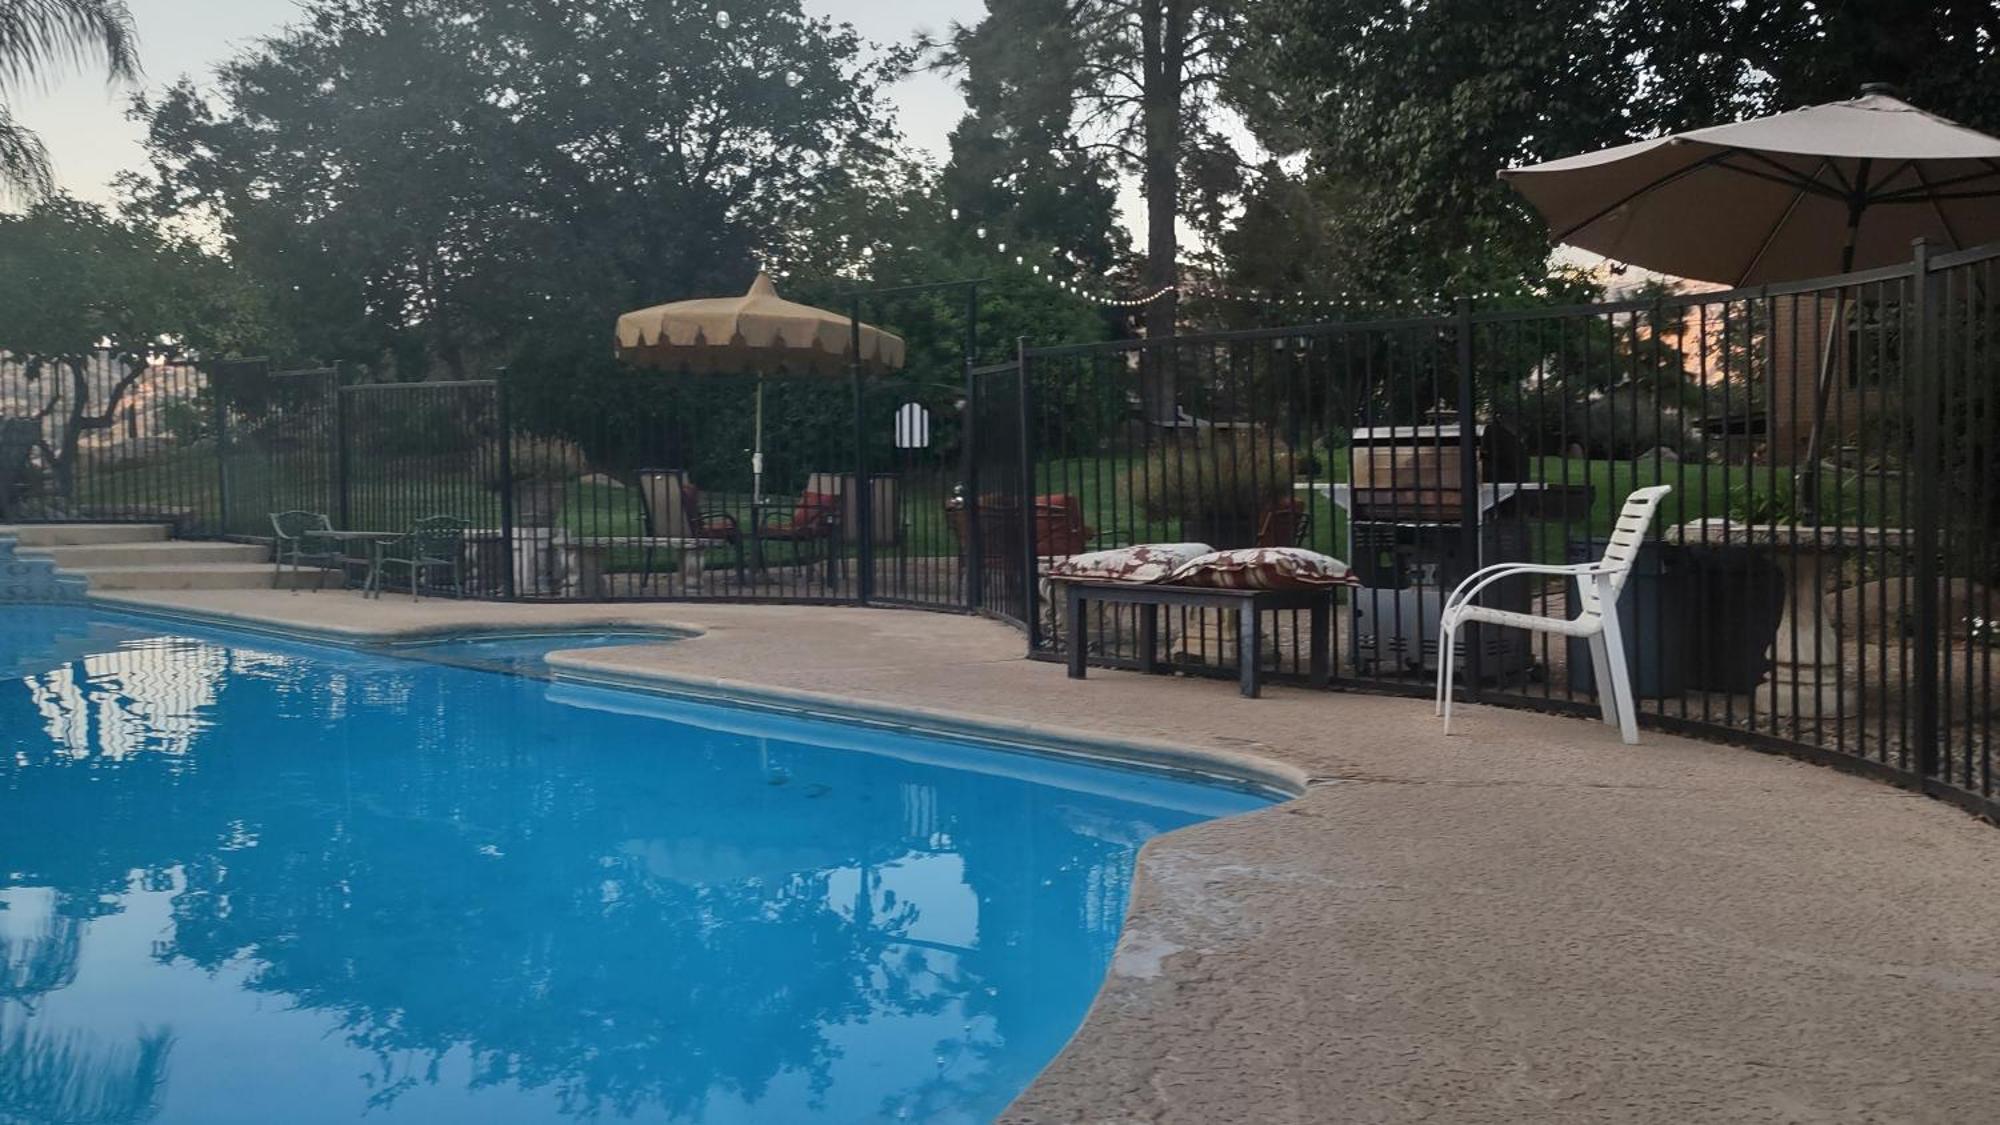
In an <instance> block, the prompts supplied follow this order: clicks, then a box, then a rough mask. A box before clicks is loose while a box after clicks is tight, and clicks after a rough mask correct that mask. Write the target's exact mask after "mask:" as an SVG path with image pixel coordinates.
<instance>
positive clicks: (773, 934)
mask: <svg viewBox="0 0 2000 1125" xmlns="http://www.w3.org/2000/svg"><path fill="white" fill-rule="evenodd" d="M183 655H184V654H183V653H179V652H169V651H165V650H159V649H155V650H150V651H149V650H143V649H142V650H133V651H128V652H124V653H120V654H118V658H117V659H118V660H120V661H123V662H125V663H126V664H133V663H138V664H143V663H144V662H146V661H149V660H168V659H173V660H177V659H180V658H181V657H182V656H183ZM231 668H232V671H233V675H232V676H231V677H230V678H228V679H227V680H226V681H225V683H224V686H223V688H222V689H220V690H218V691H217V692H216V695H215V698H216V700H217V703H216V704H215V705H214V707H212V708H210V710H219V712H220V719H221V720H223V721H220V722H218V721H217V719H218V716H217V715H215V714H204V715H203V716H202V722H201V723H200V724H198V726H199V729H200V730H201V731H204V732H206V731H209V730H210V728H211V727H213V728H214V733H213V734H209V733H199V734H197V735H196V739H195V741H196V746H195V749H196V752H195V753H192V754H188V755H184V756H177V755H172V754H167V753H152V754H136V755H127V756H125V757H123V758H121V759H105V758H95V757H91V756H88V755H86V756H83V757H78V756H76V755H75V754H74V753H73V749H72V744H71V743H70V742H69V741H68V740H67V739H64V740H60V741H58V740H50V741H48V742H45V743H37V742H27V743H25V744H22V745H20V746H19V753H18V756H17V758H16V760H17V761H19V762H21V763H23V765H22V767H21V768H19V769H17V770H15V771H14V773H13V776H12V777H11V778H8V779H7V780H6V784H7V785H8V787H9V790H10V797H11V798H12V799H15V800H17V801H18V803H19V805H20V807H21V808H22V810H23V812H24V815H23V816H21V817H18V818H12V817H10V818H7V819H6V820H5V821H4V822H0V854H5V855H7V856H8V857H9V867H10V869H12V870H13V871H15V872H18V873H20V874H21V875H22V877H23V878H22V881H23V882H24V883H26V884H28V885H41V886H48V887H53V888H56V889H57V890H58V891H59V892H61V894H62V896H63V897H64V899H65V900H66V901H70V902H73V903H81V904H90V909H93V910H110V909H116V906H115V905H112V906H105V907H98V906H97V905H96V904H97V903H98V902H99V900H100V896H103V897H102V901H104V902H107V903H114V904H115V902H116V899H117V896H118V895H119V894H121V893H123V892H124V891H125V890H126V889H128V887H129V886H131V885H132V880H133V879H134V873H135V872H136V873H137V878H138V881H139V884H140V885H143V886H148V887H154V888H172V889H173V890H174V892H175V893H174V897H173V900H172V914H173V918H174V923H175V925H174V931H173V938H172V940H171V942H167V943H163V945H162V947H161V948H160V950H159V952H158V956H159V957H161V958H162V959H163V960H167V961H174V960H182V961H185V962H188V963H191V964H193V965H196V966H199V967H201V968H203V969H206V970H210V971H215V970H219V969H222V968H225V967H234V968H235V969H236V970H238V971H247V973H248V978H247V987H249V988H252V989H255V990H257V991H261V992H269V993H274V994H283V995H285V996H288V997H291V998H292V999H293V1002H294V1006H296V1007H299V1008H305V1009H312V1010H318V1011H323V1012H327V1013H330V1014H331V1015H332V1016H333V1017H334V1018H335V1020H336V1021H337V1025H338V1026H339V1027H340V1028H341V1029H342V1030H343V1031H344V1032H345V1034H346V1035H347V1037H348V1038H349V1040H350V1041H351V1042H352V1043H354V1044H356V1045H358V1046H360V1047H363V1048H365V1049H368V1050H371V1051H373V1052H376V1054H377V1056H378V1060H379V1066H380V1072H379V1073H378V1074H375V1075H373V1076H371V1078H370V1081H371V1082H373V1083H374V1090H375V1095H374V1099H375V1101H376V1102H377V1103H378V1104H379V1103H386V1102H389V1101H393V1100H394V1099H395V1097H396V1096H397V1095H398V1094H399V1093H400V1092H402V1091H403V1090H404V1089H406V1088H408V1087H409V1086H411V1085H414V1084H417V1083H430V1082H435V1081H437V1080H438V1076H439V1073H440V1070H439V1068H440V1064H441V1062H442V1060H443V1059H444V1057H445V1056H446V1055H447V1054H449V1053H450V1052H452V1051H453V1050H455V1049H457V1048H460V1047H463V1048H465V1049H466V1050H467V1051H469V1052H470V1055H471V1060H472V1075H473V1077H472V1080H471V1081H472V1083H473V1085H475V1086H496V1085H515V1086H519V1087H523V1088H537V1089H541V1088H545V1089H548V1090H551V1091H553V1092H554V1094H555V1095H556V1097H557V1099H558V1102H559V1104H560V1105H561V1107H562V1108H563V1110H564V1111H565V1112H568V1113H572V1114H593V1113H601V1112H604V1111H607V1110H609V1111H614V1112H617V1113H621V1114H630V1113H633V1112H637V1111H639V1110H641V1109H645V1108H648V1107H655V1106H657V1107H659V1108H660V1109H664V1110H666V1111H668V1112H672V1113H675V1114H685V1115H694V1114H697V1113H698V1112H699V1111H700V1109H701V1107H702V1106H703V1104H704V1103H705V1101H706V1100H707V1099H708V1098H709V1097H710V1096H711V1094H712V1093H714V1092H716V1091H718V1090H720V1091H726V1092H729V1093H733V1094H734V1095H736V1096H738V1097H741V1098H742V1099H744V1100H745V1101H747V1102H752V1103H754V1102H756V1101H757V1100H758V1099H759V1098H760V1097H762V1096H763V1095H764V1094H765V1093H766V1092H767V1091H768V1089H769V1087H770V1085H771V1083H772V1082H773V1081H774V1080H775V1079H776V1078H777V1077H778V1076H779V1075H781V1074H786V1073H793V1074H798V1075H802V1076H804V1079H805V1081H806V1083H807V1085H808V1086H809V1088H810V1089H812V1090H814V1091H816V1092H817V1093H818V1094H820V1095H822V1096H824V1095H825V1093H826V1090H827V1085H828V1082H829V1081H830V1075H831V1070H832V1067H833V1065H834V1063H835V1062H836V1061H837V1060H838V1059H839V1057H840V1048H839V1047H838V1046H836V1045H835V1043H834V1041H833V1039H832V1038H831V1037H830V1035H829V1032H830V1030H831V1029H833V1028H836V1027H839V1026H841V1025H844V1024H855V1023H859V1022H862V1021H884V1020H893V1019H895V1018H897V1017H921V1016H935V1015H938V1014H940V1013H946V1012H951V1013H954V1015H953V1019H954V1022H956V1021H958V1020H963V1022H964V1024H965V1026H966V1027H967V1028H968V1029H975V1028H976V1029H977V1034H976V1035H972V1034H968V1036H967V1037H966V1038H965V1039H961V1040H957V1041H953V1042H950V1043H945V1044H939V1045H937V1046H936V1047H935V1053H936V1054H937V1055H938V1056H939V1057H941V1058H946V1060H947V1061H946V1064H945V1065H941V1066H940V1068H939V1073H938V1075H937V1076H936V1078H935V1079H934V1080H933V1081H931V1082H929V1083H928V1084H926V1086H925V1088H924V1089H921V1090H918V1091H913V1093H914V1094H915V1095H916V1096H917V1097H918V1099H919V1101H918V1103H915V1104H931V1105H935V1106H938V1107H952V1106H959V1107H962V1106H963V1105H965V1104H966V1099H967V1097H968V1094H969V1093H970V1092H971V1091H973V1090H976V1089H979V1088H981V1087H982V1086H983V1085H985V1084H989V1083H991V1082H994V1081H996V1080H998V1081H1012V1080H1013V1079H1012V1078H1010V1077H1006V1076H1000V1077H998V1078H996V1075H995V1074H994V1073H993V1071H994V1058H995V1056H997V1055H1000V1054H1004V1053H1005V1052H1004V1048H1006V1047H1008V1046H1010V1045H1012V1046H1016V1047H1018V1044H1010V1036H1011V1035H1012V1034H1013V1029H1014V1028H1016V1027H1035V1026H1038V1025H1039V1024H1042V1023H1046V1022H1047V1021H1046V1019H1045V1014H1046V1011H1047V1008H1046V1005H1047V1004H1048V1003H1050V1002H1051V1000H1052V998H1056V999H1059V1000H1060V1001H1061V1002H1062V1003H1066V1004H1069V1005H1071V1006H1073V1007H1074V1008H1075V1010H1076V1011H1078V1012H1080V1011H1081V1008H1082V1006H1083V1005H1084V1004H1086V1003H1087V1002H1088V998H1089V996H1090V994H1091V991H1092V989H1093V987H1094V982H1095V980H1096V977H1097V974H1098V973H1099V971H1100V970H1101V966H1102V964H1103V962H1104V959H1105V957H1106V956H1107V955H1108V952H1109V946H1110V943H1111V942H1112V940H1114V938H1115V934H1116V929H1117V925H1118V922H1119V919H1118V917H1117V910H1116V909H1115V908H1108V907H1109V904H1110V903H1111V901H1112V899H1113V898H1115V900H1116V901H1117V902H1121V903H1122V897H1123V896H1122V892H1123V884H1122V881H1123V877H1124V872H1125V871H1126V869H1127V867H1128V865H1129V863H1130V853H1131V851H1132V848H1133V846H1134V843H1135V841H1134V840H1131V839H1127V838H1124V837H1123V836H1122V835H1121V832H1130V831H1131V830H1132V822H1131V821H1130V819H1129V818H1128V819H1126V820H1123V821H1116V820H1115V818H1114V820H1113V821H1107V826H1113V827H1115V826H1122V828H1117V829H1116V830H1113V827H1107V828H1106V830H1104V831H1098V830H1096V829H1095V828H1094V827H1093V826H1092V825H1089V824H1081V825H1080V824H1079V823H1076V820H1077V818H1075V817H1073V816H1068V815H1067V810H1066V809H1065V808H1064V807H1063V797H1062V795H1061V794H1054V795H1051V794H1050V793H1049V792H1047V791H1043V790H1040V789H1038V788H1037V787H1035V786H1030V785H1025V784H1019V783H1013V782H1000V781H997V780H996V779H993V778H986V777H981V776H978V775H974V774H968V773H958V772H953V771H934V772H933V773H931V774H928V775H926V776H925V780H924V783H923V784H918V785H913V784H910V783H908V782H907V781H905V782H904V783H903V784H901V785H900V786H899V785H898V784H897V783H896V782H897V779H899V778H904V777H907V775H908V773H909V767H908V766H907V765H905V764H902V763H896V762H892V761H889V760H887V759H874V758H870V757H868V756H864V755H850V756H846V757H843V758H842V759H841V766H840V772H839V773H838V775H837V778H838V786H839V791H838V792H828V791H827V790H828V787H827V786H824V785H821V786H814V785H804V784H786V783H785V778H786V776H787V773H786V770H787V767H788V766H789V767H791V768H792V772H796V773H798V774H799V776H802V777H803V776H807V775H808V774H809V773H813V772H822V773H823V772H824V770H825V767H824V764H823V759H824V755H826V754H828V753H838V752H829V751H822V750H811V749H807V748H802V747H797V746H792V745H790V744H774V745H775V746H776V749H775V750H773V751H771V752H770V753H769V754H768V755H765V756H760V755H758V754H756V753H752V752H748V751H747V750H746V748H745V746H744V743H743V740H742V739H741V738H740V737H739V736H736V735H732V734H716V733H711V732H700V731H693V730H689V731H686V732H682V733H677V734H676V737H675V740H674V742H673V744H672V746H671V747H670V748H662V747H659V746H658V745H657V743H658V739H659V731H660V729H661V728H660V727H659V726H658V725H657V724H655V723H652V722H651V721H649V720H644V719H637V718H630V717H619V716H609V715H593V716H592V717H591V721H590V723H589V728H588V731H589V733H588V738H587V739H584V738H580V737H579V736H578V735H577V733H576V731H575V730H574V729H573V728H574V727H575V726H576V725H577V722H576V716H575V714H574V713H570V712H566V711H564V710H563V709H560V708H555V707H552V706H551V705H550V704H549V703H548V702H547V701H546V700H543V699H542V698H540V691H541V688H540V687H539V685H534V684H532V683H529V682H527V681H510V680H498V679H495V678H491V677H483V676H475V675H472V674H468V673H463V672H458V671H447V670H441V669H437V668H432V667H421V666H415V665H411V666H407V667H406V668H405V667H397V668H394V669H391V668H388V667H385V666H384V665H381V664H378V663H374V662H372V661H364V660H362V659H360V658H355V659H354V660H351V661H350V660H345V659H343V658H342V657H341V656H339V655H337V654H328V656H327V657H326V658H324V659H322V658H321V657H320V655H319V654H317V653H316V654H315V657H314V659H313V661H312V662H311V663H310V664H308V663H305V662H301V661H296V660H285V659H269V658H266V659H261V660H256V659H249V658H247V657H246V655H245V654H243V653H241V652H237V653H234V654H233V655H232V656H231ZM110 671H111V672H113V673H116V674H115V675H109V676H107V675H98V676H97V677H96V678H95V679H94V680H93V681H92V682H94V683H99V684H107V685H108V684H112V683H114V682H115V683H116V684H117V685H118V690H117V692H116V693H108V694H106V695H105V696H103V697H102V700H101V702H102V704H103V706H105V707H111V708H114V709H115V708H117V707H120V706H126V707H127V710H126V713H127V714H145V713H148V712H147V711H146V710H144V709H138V708H132V707H129V706H127V704H126V702H125V701H126V700H127V699H128V697H130V696H131V695H132V693H133V691H134V690H135V689H134V687H133V685H146V684H167V683H172V682H175V681H174V680H173V678H172V677H170V676H160V675H152V674H147V673H146V670H145V669H144V668H138V669H131V668H115V667H114V668H112V669H111V670H110ZM7 688H8V685H4V684H0V730H5V731H9V732H12V731H14V730H16V729H23V730H32V729H33V728H20V727H17V726H16V725H15V724H14V719H15V718H16V717H17V716H18V715H19V714H20V709H21V708H22V706H23V704H22V693H19V692H14V691H9V690H7ZM107 691H108V689H107ZM142 702H146V703H147V707H150V708H153V709H155V710H157V709H158V702H157V701H142ZM244 730H254V731H258V732H259V733H260V734H262V737H259V738H245V737H244V736H243V735H242V734H241V733H240V732H241V731H244ZM232 731H234V732H239V733H234V734H232ZM10 741H11V740H10ZM154 745H156V746H157V745H158V744H157V743H155V744H154ZM621 748H623V749H624V750H631V749H634V748H643V749H644V750H645V752H646V753H649V754H659V753H660V752H662V751H663V750H666V749H670V750H671V759H672V761H671V769H668V768H666V767H663V766H659V765H654V766H650V767H645V766H643V765H635V764H634V760H633V757H632V755H631V754H629V753H626V754H624V755H623V756H621V755H620V753H619V751H620V749H621ZM9 749H10V750H12V749H15V747H14V746H11V745H10V746H9ZM850 758H851V760H850ZM653 760H654V761H655V762H657V761H658V760H659V759H658V758H655V759H653ZM103 770H115V771H116V776H115V778H114V777H111V776H102V775H101V772H100V771H103ZM94 774H96V775H98V776H101V777H102V781H104V782H110V781H116V784H104V783H98V782H93V780H92V778H93V775H94ZM913 794H914V795H915V796H914V797H913ZM1135 811H1136V810H1135ZM1066 821H1068V822H1067V823H1066ZM1114 822H1115V823H1114ZM77 824H88V825H90V826H91V831H90V832H88V833H78V832H76V831H74V827H75V825H77ZM1145 834H1146V831H1144V830H1142V831H1140V832H1139V833H1138V838H1143V836H1144V835H1145ZM1024 854H1025V856H1026V857H1028V858H1030V859H1032V862H1027V861H1024ZM935 856H957V857H958V858H959V860H960V862H962V864H963V870H962V873H961V876H960V881H962V883H963V884H964V887H965V888H966V890H965V891H964V892H963V894H964V896H965V898H966V900H967V901H968V902H974V903H976V905H975V906H972V907H971V908H970V909H969V910H968V909H966V908H965V907H963V906H959V907H952V906H951V905H950V904H949V903H945V902H944V900H942V899H937V898H936V897H935V896H933V897H932V898H928V899H926V898H921V897H919V898H918V899H912V898H908V897H904V898H900V899H899V898H898V897H897V896H896V894H895V893H893V891H891V890H885V889H884V886H885V885H884V880H883V876H882V872H883V871H884V869H885V868H887V869H893V868H894V867H895V866H896V865H897V864H899V863H904V862H909V861H916V860H922V859H924V858H925V857H935ZM1111 884H1115V886H1112V885H1111ZM948 889H949V888H948ZM1107 895H1109V897H1107ZM941 903H942V904H943V906H942V907H941V906H940V904H941ZM940 908H943V909H946V910H947V913H946V915H945V917H946V918H947V919H949V918H950V917H951V914H950V911H952V910H958V911H961V912H964V913H966V914H968V917H966V918H964V919H962V920H960V921H959V922H957V923H956V924H957V925H958V928H959V929H960V930H963V931H964V933H963V934H961V935H959V936H955V937H950V938H946V939H938V938H936V936H935V932H936V926H937V925H938V924H939V915H938V913H937V911H938V909H940ZM927 911H928V912H929V913H928V914H927ZM1052 914H1053V915H1058V916H1059V917H1058V921H1060V922H1061V923H1062V924H1060V925H1054V926H1052V925H1049V924H1048V923H1049V921H1050V918H1049V915H1052ZM927 924H928V925H930V926H931V927H932V929H931V930H926V925H927ZM926 934H930V935H931V936H925V935H926ZM37 956H38V957H39V958H40V959H41V960H40V961H38V962H37V963H38V965H41V967H40V968H37V969H36V970H35V974H38V975H36V976H35V979H38V980H42V979H55V978H54V977H50V976H49V974H50V973H51V972H52V971H53V970H52V969H51V968H50V967H49V966H50V965H53V964H54V963H55V962H57V961H60V960H61V958H60V957H59V956H57V954H56V953H55V952H54V951H51V952H49V953H47V954H38V955H37ZM10 957H11V954H10ZM43 962H47V964H43ZM73 963H74V962H73V954H72V961H71V964H72V965H73ZM7 964H8V965H9V973H10V978H9V979H12V973H13V970H12V968H11V966H12V965H13V961H12V960H11V959H10V960H9V961H8V962H7ZM23 971H24V972H25V971H26V970H25V969H24V970H23ZM59 975H60V974H58V976H59ZM24 979H25V978H24ZM57 987H59V985H58V986H57ZM1056 1045H1059V1040H1057V1041H1056V1042H1055V1043H1052V1044H1050V1045H1049V1049H1050V1050H1053V1048H1054V1046H1056ZM931 1046H932V1041H930V1040H925V1041H921V1042H913V1043H912V1045H911V1047H912V1050H913V1051H923V1050H925V1049H926V1048H929V1047H931ZM161 1054H162V1057H163V1056H164V1048H162V1051H161ZM412 1057H415V1058H417V1059H419V1060H423V1061H419V1062H417V1063H415V1064H410V1063H409V1062H407V1060H408V1059H410V1058H412ZM1036 1061H1039V1060H1036Z"/></svg>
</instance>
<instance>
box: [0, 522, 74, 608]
mask: <svg viewBox="0 0 2000 1125" xmlns="http://www.w3.org/2000/svg"><path fill="white" fill-rule="evenodd" d="M18 542H19V541H18V540H17V539H15V537H14V536H12V535H8V534H0V602H80V601H82V600H83V597H84V594H85V592H86V580H85V579H84V578H83V577H82V576H81V575H76V574H64V573H61V572H59V571H58V570H57V569H56V564H55V561H54V560H53V559H47V558H41V557H38V556H35V555H23V554H19V553H17V551H16V547H17V545H18Z"/></svg>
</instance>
